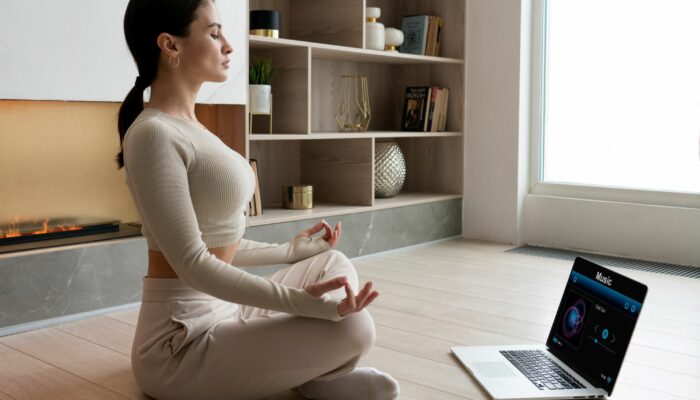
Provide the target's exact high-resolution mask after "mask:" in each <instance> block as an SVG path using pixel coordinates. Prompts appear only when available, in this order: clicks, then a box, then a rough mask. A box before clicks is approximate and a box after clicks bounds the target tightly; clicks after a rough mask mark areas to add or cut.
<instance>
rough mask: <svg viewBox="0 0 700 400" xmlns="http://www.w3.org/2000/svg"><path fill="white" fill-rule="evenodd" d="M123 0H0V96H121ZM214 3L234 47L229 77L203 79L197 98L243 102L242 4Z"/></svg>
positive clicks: (128, 61) (125, 83)
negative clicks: (217, 80)
mask: <svg viewBox="0 0 700 400" xmlns="http://www.w3.org/2000/svg"><path fill="white" fill-rule="evenodd" d="M127 3H128V1H127V0H52V1H46V0H2V3H1V5H2V10H1V11H0V99H18V100H70V101H118V102H121V101H123V100H124V97H125V96H126V94H127V93H128V91H129V90H130V89H131V87H132V86H133V84H134V80H135V79H136V75H137V70H136V65H135V63H134V61H133V59H132V57H131V53H129V50H128V48H127V46H126V41H125V39H124V29H123V21H124V11H125V10H126V5H127ZM216 4H217V7H218V9H219V14H220V16H221V19H222V24H223V29H224V32H225V33H226V34H227V36H228V38H229V40H230V41H231V42H232V46H233V47H234V53H233V54H232V57H231V63H230V65H231V68H229V70H228V73H229V79H228V80H227V81H226V82H223V83H209V82H207V83H205V84H204V85H203V86H202V90H201V91H200V94H199V97H198V98H197V101H198V102H200V103H219V104H245V102H246V90H247V66H246V57H247V55H246V41H245V37H246V34H247V29H248V28H247V22H246V21H247V18H246V14H247V5H246V2H244V1H220V2H217V3H216ZM146 98H148V92H146Z"/></svg>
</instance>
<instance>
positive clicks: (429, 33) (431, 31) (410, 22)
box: [399, 15, 442, 57]
mask: <svg viewBox="0 0 700 400" xmlns="http://www.w3.org/2000/svg"><path fill="white" fill-rule="evenodd" d="M401 30H402V31H403V38H404V39H403V44H402V45H401V47H399V52H401V53H406V54H418V55H422V56H436V57H438V56H440V33H441V32H442V17H439V16H436V15H407V16H405V17H403V25H402V26H401Z"/></svg>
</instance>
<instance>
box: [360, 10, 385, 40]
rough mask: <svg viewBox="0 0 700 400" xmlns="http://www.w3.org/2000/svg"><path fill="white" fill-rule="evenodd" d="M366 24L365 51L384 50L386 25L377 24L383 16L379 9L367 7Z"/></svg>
mask: <svg viewBox="0 0 700 400" xmlns="http://www.w3.org/2000/svg"><path fill="white" fill-rule="evenodd" d="M366 13H367V23H366V24H365V27H366V28H365V49H372V50H384V24H382V23H380V22H377V18H379V16H380V15H382V10H381V9H380V8H379V7H367V9H366Z"/></svg>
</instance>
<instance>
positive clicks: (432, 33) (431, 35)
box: [423, 15, 438, 56]
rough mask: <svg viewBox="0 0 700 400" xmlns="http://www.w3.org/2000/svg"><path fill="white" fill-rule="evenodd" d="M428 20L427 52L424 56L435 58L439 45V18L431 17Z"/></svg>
mask: <svg viewBox="0 0 700 400" xmlns="http://www.w3.org/2000/svg"><path fill="white" fill-rule="evenodd" d="M428 18H429V19H428V37H427V38H426V43H425V52H424V53H423V54H425V55H426V56H434V55H435V45H436V44H437V30H438V26H437V25H438V21H437V19H438V17H436V16H434V15H429V16H428Z"/></svg>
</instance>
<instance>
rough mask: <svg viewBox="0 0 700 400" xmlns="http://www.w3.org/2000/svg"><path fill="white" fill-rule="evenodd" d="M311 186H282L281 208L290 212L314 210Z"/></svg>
mask: <svg viewBox="0 0 700 400" xmlns="http://www.w3.org/2000/svg"><path fill="white" fill-rule="evenodd" d="M313 197H314V196H313V185H293V186H288V185H285V186H282V206H283V207H284V208H288V209H292V210H304V209H311V208H314V199H313Z"/></svg>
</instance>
